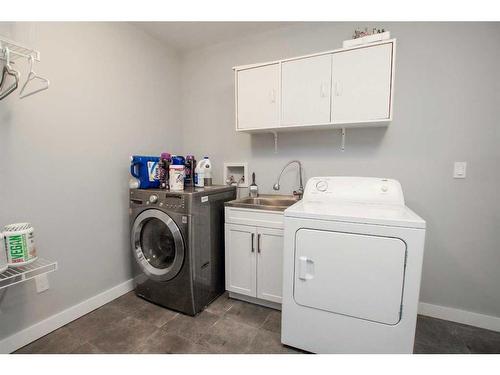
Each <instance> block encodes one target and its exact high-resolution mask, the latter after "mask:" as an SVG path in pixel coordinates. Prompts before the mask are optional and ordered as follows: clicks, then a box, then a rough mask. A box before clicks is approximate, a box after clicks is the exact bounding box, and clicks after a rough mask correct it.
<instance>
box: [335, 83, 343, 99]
mask: <svg viewBox="0 0 500 375" xmlns="http://www.w3.org/2000/svg"><path fill="white" fill-rule="evenodd" d="M334 88H335V90H334V91H335V96H341V95H342V84H341V83H340V82H339V81H336V82H335V84H334Z"/></svg>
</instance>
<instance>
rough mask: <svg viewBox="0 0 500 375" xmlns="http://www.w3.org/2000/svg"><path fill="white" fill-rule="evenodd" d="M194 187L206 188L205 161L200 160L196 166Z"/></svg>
mask: <svg viewBox="0 0 500 375" xmlns="http://www.w3.org/2000/svg"><path fill="white" fill-rule="evenodd" d="M194 185H195V186H196V187H203V186H205V159H203V160H200V161H199V162H198V164H196V168H195V170H194Z"/></svg>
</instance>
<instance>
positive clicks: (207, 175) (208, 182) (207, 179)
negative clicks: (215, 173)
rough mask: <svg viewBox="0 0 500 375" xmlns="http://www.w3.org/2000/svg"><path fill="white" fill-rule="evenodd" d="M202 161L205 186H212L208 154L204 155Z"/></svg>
mask: <svg viewBox="0 0 500 375" xmlns="http://www.w3.org/2000/svg"><path fill="white" fill-rule="evenodd" d="M203 161H204V162H205V163H204V165H203V166H204V168H205V176H204V178H205V182H204V184H205V186H212V164H211V163H210V159H209V158H208V156H205V157H204V158H203Z"/></svg>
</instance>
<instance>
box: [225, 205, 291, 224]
mask: <svg viewBox="0 0 500 375" xmlns="http://www.w3.org/2000/svg"><path fill="white" fill-rule="evenodd" d="M225 216H226V217H225V221H226V223H229V224H240V225H252V226H256V227H266V228H277V229H283V213H282V212H273V211H264V210H252V209H248V208H237V207H226V208H225Z"/></svg>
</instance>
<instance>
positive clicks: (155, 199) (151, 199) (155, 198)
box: [149, 194, 158, 203]
mask: <svg viewBox="0 0 500 375" xmlns="http://www.w3.org/2000/svg"><path fill="white" fill-rule="evenodd" d="M149 202H150V203H156V202H158V195H154V194H153V195H150V196H149Z"/></svg>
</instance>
